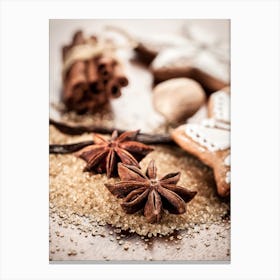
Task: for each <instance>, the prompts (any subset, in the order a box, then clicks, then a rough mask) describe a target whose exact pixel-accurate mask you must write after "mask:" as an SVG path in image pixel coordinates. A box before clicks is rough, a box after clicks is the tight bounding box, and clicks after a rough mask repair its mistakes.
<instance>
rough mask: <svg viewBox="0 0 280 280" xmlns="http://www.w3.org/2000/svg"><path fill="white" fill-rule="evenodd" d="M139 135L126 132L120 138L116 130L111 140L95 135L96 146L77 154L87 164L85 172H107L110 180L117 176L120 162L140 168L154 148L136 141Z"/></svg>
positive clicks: (136, 132) (135, 132)
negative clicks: (140, 163)
mask: <svg viewBox="0 0 280 280" xmlns="http://www.w3.org/2000/svg"><path fill="white" fill-rule="evenodd" d="M138 133H139V131H138V130H137V131H126V132H124V133H122V134H121V135H120V136H118V132H117V131H116V130H115V131H114V132H113V134H112V136H111V139H109V140H107V139H105V138H104V137H103V136H101V135H100V134H96V133H95V134H94V143H95V144H94V145H90V146H88V147H86V148H84V149H82V150H81V151H80V152H79V153H78V154H77V155H78V156H79V157H80V158H82V159H84V160H85V161H86V162H87V166H86V167H85V171H94V172H96V173H105V172H106V174H107V176H108V177H109V178H110V177H112V176H113V175H116V174H117V163H118V162H122V163H124V164H129V165H133V166H137V167H139V164H138V162H139V161H140V160H142V159H143V158H144V157H145V156H146V155H147V154H148V153H150V152H151V151H153V148H151V147H149V146H147V145H144V144H142V143H140V142H137V141H135V139H136V136H137V134H138Z"/></svg>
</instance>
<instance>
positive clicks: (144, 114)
mask: <svg viewBox="0 0 280 280" xmlns="http://www.w3.org/2000/svg"><path fill="white" fill-rule="evenodd" d="M96 23H97V22H94V23H93V22H91V25H90V22H88V21H86V22H83V23H81V22H80V23H79V24H78V23H77V22H76V23H75V24H73V23H72V24H70V25H69V26H68V27H67V23H66V22H59V21H57V22H54V23H53V24H51V28H50V34H51V81H50V89H51V102H55V103H57V100H58V94H57V93H58V92H59V87H60V81H59V78H57V76H56V77H55V78H54V75H55V72H56V71H57V70H52V67H53V68H55V66H54V65H53V64H55V65H56V68H57V69H59V67H60V66H59V65H60V60H58V52H59V51H60V50H58V49H55V46H56V47H57V46H58V43H57V42H55V43H54V41H55V40H57V38H58V35H59V32H63V31H65V28H66V29H67V28H68V30H66V31H67V32H68V33H67V32H64V33H67V34H68V36H67V37H69V38H70V36H71V32H73V31H75V30H76V29H77V28H78V27H83V26H84V27H85V29H86V30H90V34H91V33H92V32H94V30H95V29H94V28H96V29H97V30H98V28H100V26H101V25H102V24H104V23H106V22H103V21H102V22H101V23H98V24H96ZM180 23H181V21H178V22H173V23H172V24H169V28H170V31H172V32H173V31H174V30H177V28H178V26H179V24H180ZM122 24H123V25H124V26H125V25H126V22H120V24H119V25H122ZM135 25H136V27H137V28H138V30H139V23H138V24H137V23H135ZM130 26H131V25H130ZM90 27H91V28H90ZM146 27H147V25H146ZM165 27H166V26H165ZM142 28H145V25H144V26H143V27H142ZM158 28H161V25H159V26H158ZM153 29H155V27H153ZM55 30H56V32H55ZM70 30H71V31H70ZM64 36H65V35H64ZM60 43H61V44H62V42H60ZM120 55H121V56H122V57H123V59H124V60H125V66H126V69H127V74H128V78H129V81H130V84H129V86H128V87H127V88H125V89H124V91H123V95H122V97H121V98H119V99H116V100H113V102H112V104H111V106H110V108H109V109H108V110H107V111H106V112H105V113H104V114H103V113H102V114H100V113H98V114H96V115H95V116H87V117H85V118H84V117H80V116H76V115H74V114H70V115H69V114H68V115H66V116H62V117H61V116H59V114H57V112H56V111H55V110H53V108H52V107H51V116H52V117H56V118H61V119H63V120H67V121H69V120H71V121H72V122H78V123H87V124H90V123H92V122H95V123H101V124H103V125H107V126H115V127H118V128H123V129H138V128H141V130H142V131H144V132H153V131H160V132H165V131H166V130H168V127H167V125H166V124H165V121H164V119H163V118H162V117H161V116H159V115H158V114H157V113H156V112H155V111H154V109H153V107H152V102H151V100H152V99H151V88H152V76H151V74H150V72H149V71H148V69H147V68H146V67H144V66H143V65H141V64H139V63H138V62H135V61H134V59H133V57H132V53H131V52H124V51H123V52H121V53H120ZM201 112H202V113H201ZM201 112H200V113H199V114H198V116H199V117H201V115H203V113H205V112H203V110H202V111H201ZM59 137H60V138H59ZM59 137H58V138H53V137H52V133H50V143H69V142H75V141H76V140H77V139H78V137H71V138H70V137H66V136H63V135H60V136H59ZM64 141H65V142H64ZM183 156H185V157H190V156H189V155H188V154H187V153H184V154H183ZM201 170H205V167H201ZM209 187H211V186H209ZM212 187H213V188H214V186H212ZM50 213H51V214H50V260H51V261H61V260H64V261H67V260H71V261H73V260H75V261H82V260H89V261H163V260H165V261H187V260H190V261H199V260H203V261H217V260H219V261H229V260H230V221H229V220H228V219H227V218H228V217H226V218H225V219H224V220H223V221H219V222H213V223H212V224H210V225H209V224H207V225H201V224H197V225H196V224H193V225H192V227H191V228H190V229H189V230H188V229H187V230H182V231H180V232H175V233H173V234H172V235H169V236H162V237H161V235H160V236H158V237H140V236H139V235H137V234H131V233H128V232H119V231H120V230H119V229H116V228H115V227H111V226H108V225H106V224H102V223H101V224H98V223H97V224H96V225H95V231H94V232H93V233H92V234H89V233H88V231H87V230H85V227H86V226H87V224H88V223H89V220H88V218H86V217H77V218H80V219H81V224H82V226H81V225H77V224H76V225H75V224H69V223H68V222H67V217H65V216H63V215H58V214H57V213H56V212H55V211H52V210H51V211H50Z"/></svg>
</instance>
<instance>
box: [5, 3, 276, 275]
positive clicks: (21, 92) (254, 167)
mask: <svg viewBox="0 0 280 280" xmlns="http://www.w3.org/2000/svg"><path fill="white" fill-rule="evenodd" d="M0 17H1V60H0V61H1V204H0V205H1V244H0V248H1V249H0V251H1V255H0V256H1V264H0V270H1V272H0V273H1V274H0V275H1V279H29V280H31V279H92V278H94V279H112V278H113V279H132V278H133V279H143V278H146V279H186V278H190V279H279V277H280V273H279V263H280V259H279V236H280V234H279V233H280V232H279V221H280V219H279V204H280V203H279V175H278V173H279V77H280V75H279V74H280V73H279V49H280V46H279V34H280V32H279V2H278V1H226V2H225V1H187V2H186V1H185V2H183V1H161V2H159V1H118V2H117V1H91V2H90V1H68V2H66V1H49V2H47V1H22V0H21V1H2V2H1V15H0ZM49 18H230V19H231V27H232V93H233V95H232V185H233V189H232V202H233V203H232V209H233V211H232V226H233V230H232V261H231V264H230V265H190V264H189V265H77V264H75V265H50V264H49V263H48V235H47V232H48V94H49V93H48V82H49V81H48V24H49V22H48V19H49ZM34 126H36V128H35V129H34ZM15 128H17V129H15ZM31 150H32V151H33V152H30V151H31ZM34 169H35V170H36V172H35V174H34Z"/></svg>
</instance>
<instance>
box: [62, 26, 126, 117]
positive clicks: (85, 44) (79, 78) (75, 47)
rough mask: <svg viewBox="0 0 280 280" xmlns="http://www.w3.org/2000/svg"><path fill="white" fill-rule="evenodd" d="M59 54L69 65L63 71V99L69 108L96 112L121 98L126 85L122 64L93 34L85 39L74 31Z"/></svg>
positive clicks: (82, 111)
mask: <svg viewBox="0 0 280 280" xmlns="http://www.w3.org/2000/svg"><path fill="white" fill-rule="evenodd" d="M88 49H89V50H90V52H88ZM85 50H86V54H85ZM96 50H97V51H96ZM62 56H63V63H64V66H65V64H67V66H68V67H67V68H66V69H64V70H65V71H64V73H63V91H62V101H63V102H64V104H65V105H66V108H67V109H68V110H74V111H76V112H78V113H85V112H87V111H95V110H97V108H99V107H101V106H102V105H104V104H106V103H108V102H109V100H110V99H111V98H118V97H120V96H121V88H122V87H124V86H126V85H127V84H128V79H127V78H126V76H125V74H124V72H123V67H122V65H121V63H120V62H119V61H118V60H117V59H116V57H115V55H114V53H113V52H110V51H109V52H108V51H105V50H104V51H103V50H102V46H101V47H100V44H99V42H98V38H97V37H95V36H91V37H90V38H87V39H85V38H84V35H83V32H82V31H77V32H76V33H75V34H74V36H73V39H72V43H71V44H70V45H66V46H64V47H63V48H62ZM73 57H74V58H73ZM69 61H70V62H69Z"/></svg>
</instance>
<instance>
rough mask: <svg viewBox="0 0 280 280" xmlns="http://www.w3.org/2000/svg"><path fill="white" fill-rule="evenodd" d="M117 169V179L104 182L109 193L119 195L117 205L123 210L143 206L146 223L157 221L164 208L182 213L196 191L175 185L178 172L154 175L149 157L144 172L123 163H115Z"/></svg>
mask: <svg viewBox="0 0 280 280" xmlns="http://www.w3.org/2000/svg"><path fill="white" fill-rule="evenodd" d="M118 172H119V176H120V178H121V181H120V182H118V183H116V184H105V186H106V187H107V188H108V190H109V191H110V192H111V193H112V194H113V195H116V196H117V197H118V198H123V202H122V203H121V206H122V208H123V210H124V211H125V212H126V213H127V214H133V213H135V212H138V211H139V210H141V209H143V210H144V216H145V217H146V219H147V221H148V222H150V223H156V222H159V221H160V220H161V217H162V215H163V212H164V210H167V211H168V212H169V213H171V214H183V213H185V212H186V203H188V202H189V201H191V200H192V199H193V198H194V196H195V195H196V193H197V192H196V191H190V190H188V189H187V188H185V187H181V186H177V182H178V181H179V178H180V172H174V173H169V174H167V175H165V176H163V177H162V178H161V179H158V178H157V168H156V165H155V162H154V161H153V160H152V161H150V163H149V165H148V168H147V170H146V172H145V173H143V172H142V170H141V169H140V168H138V167H135V166H131V165H127V164H123V163H119V164H118Z"/></svg>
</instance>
